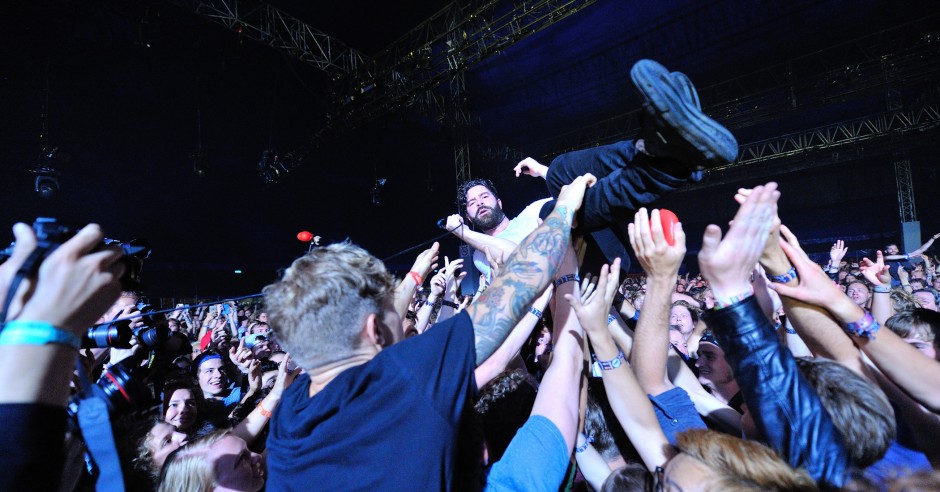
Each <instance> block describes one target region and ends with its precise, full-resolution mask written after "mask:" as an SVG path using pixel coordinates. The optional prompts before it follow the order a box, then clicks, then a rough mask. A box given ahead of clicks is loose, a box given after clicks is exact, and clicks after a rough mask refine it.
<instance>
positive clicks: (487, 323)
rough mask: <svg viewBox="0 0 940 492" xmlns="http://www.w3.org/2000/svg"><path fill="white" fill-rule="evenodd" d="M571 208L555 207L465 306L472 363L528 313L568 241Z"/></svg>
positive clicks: (478, 361)
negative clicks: (473, 353)
mask: <svg viewBox="0 0 940 492" xmlns="http://www.w3.org/2000/svg"><path fill="white" fill-rule="evenodd" d="M574 212H575V211H574V210H573V209H570V208H568V207H565V206H559V207H557V208H555V210H554V211H553V212H552V213H551V215H549V216H548V218H547V219H545V222H543V223H542V225H541V226H539V228H538V229H536V230H535V231H533V232H532V234H529V236H528V237H526V238H525V240H523V241H522V243H520V244H519V246H518V247H517V248H516V250H515V251H513V253H512V254H511V255H510V256H509V258H508V259H507V260H506V264H505V265H504V266H503V268H502V271H501V272H500V273H499V275H498V276H497V277H496V278H495V279H493V283H492V285H490V287H489V288H488V289H486V291H485V292H483V294H481V295H480V298H479V299H477V301H476V302H474V303H473V304H471V305H470V307H469V308H468V309H467V314H469V315H470V319H471V320H473V330H474V332H475V335H476V364H477V366H479V365H480V364H482V363H483V362H485V361H486V359H488V358H489V357H490V355H492V354H493V352H495V351H496V349H498V348H499V346H500V345H502V343H503V341H504V340H505V339H506V337H507V336H508V335H509V332H510V331H512V328H513V327H514V326H516V323H518V322H519V320H520V319H521V318H522V317H523V316H525V313H527V312H529V308H530V307H531V306H532V303H533V302H534V301H535V299H536V298H537V297H538V296H539V294H541V293H542V291H543V290H544V289H545V287H546V286H547V285H548V282H550V281H551V280H552V278H554V276H555V272H556V271H558V268H559V266H561V262H562V259H564V257H565V252H566V251H567V249H568V243H569V242H570V240H571V221H572V218H573V217H574Z"/></svg>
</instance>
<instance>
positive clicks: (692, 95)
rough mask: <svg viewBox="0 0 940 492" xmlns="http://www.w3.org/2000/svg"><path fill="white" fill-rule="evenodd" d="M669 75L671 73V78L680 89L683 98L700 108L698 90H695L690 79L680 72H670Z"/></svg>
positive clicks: (700, 102)
mask: <svg viewBox="0 0 940 492" xmlns="http://www.w3.org/2000/svg"><path fill="white" fill-rule="evenodd" d="M669 75H672V80H674V81H675V82H676V85H678V86H679V88H680V89H682V95H683V96H684V97H685V100H686V101H688V102H689V103H691V104H692V105H693V106H695V107H696V108H698V109H699V110H701V109H702V101H699V99H698V91H696V90H695V85H694V84H692V80H691V79H689V77H688V76H687V75H686V74H684V73H682V72H672V73H671V74H669Z"/></svg>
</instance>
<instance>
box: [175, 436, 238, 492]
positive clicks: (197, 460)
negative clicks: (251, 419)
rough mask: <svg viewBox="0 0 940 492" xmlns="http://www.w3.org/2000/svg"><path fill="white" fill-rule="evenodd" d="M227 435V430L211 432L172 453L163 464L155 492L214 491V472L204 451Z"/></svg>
mask: <svg viewBox="0 0 940 492" xmlns="http://www.w3.org/2000/svg"><path fill="white" fill-rule="evenodd" d="M228 435H229V431H228V430H221V431H216V432H212V433H210V434H206V435H205V436H204V437H202V438H201V439H199V440H198V441H196V442H193V443H190V444H189V445H187V446H185V447H182V448H179V449H177V450H176V451H173V452H172V453H171V454H170V456H168V457H167V459H166V463H164V464H163V469H162V470H161V472H160V486H159V488H158V489H157V492H212V491H213V490H215V482H216V480H215V471H214V470H213V469H212V466H211V464H210V463H209V461H208V460H207V459H206V450H207V449H209V447H210V446H212V445H213V444H215V443H217V442H219V441H221V440H222V439H224V438H225V437H226V436H228Z"/></svg>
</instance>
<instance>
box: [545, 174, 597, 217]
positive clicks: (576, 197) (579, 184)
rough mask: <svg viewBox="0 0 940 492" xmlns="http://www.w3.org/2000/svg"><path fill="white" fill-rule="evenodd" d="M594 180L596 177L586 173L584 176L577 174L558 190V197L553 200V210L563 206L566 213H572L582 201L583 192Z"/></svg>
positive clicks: (592, 184) (579, 206) (595, 180)
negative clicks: (569, 182)
mask: <svg viewBox="0 0 940 492" xmlns="http://www.w3.org/2000/svg"><path fill="white" fill-rule="evenodd" d="M596 182H597V178H595V177H594V175H593V174H591V173H588V174H585V175H584V176H578V177H577V178H575V179H574V181H572V182H571V184H567V185H565V186H562V187H561V190H560V191H559V192H558V198H557V199H556V200H555V210H559V209H562V208H564V209H565V211H566V212H567V213H570V214H572V215H573V214H574V212H575V211H576V210H578V209H579V208H581V205H582V204H583V203H584V192H585V191H586V190H587V189H588V188H589V187H591V186H594V183H596Z"/></svg>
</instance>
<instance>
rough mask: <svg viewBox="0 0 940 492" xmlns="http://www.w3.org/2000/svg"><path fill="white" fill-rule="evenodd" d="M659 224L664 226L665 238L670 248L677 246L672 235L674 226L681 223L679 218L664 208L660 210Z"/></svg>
mask: <svg viewBox="0 0 940 492" xmlns="http://www.w3.org/2000/svg"><path fill="white" fill-rule="evenodd" d="M659 222H660V223H661V224H662V225H663V237H665V238H666V242H667V243H669V245H670V246H675V245H676V238H675V237H674V236H673V235H672V226H673V225H675V224H676V223H677V222H679V217H676V214H674V213H673V212H672V211H671V210H666V209H664V208H662V209H659Z"/></svg>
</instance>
